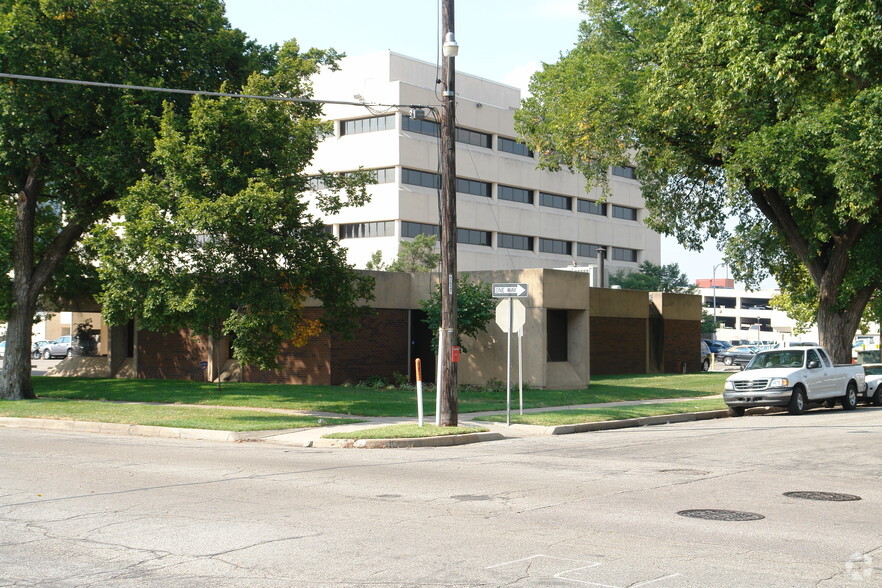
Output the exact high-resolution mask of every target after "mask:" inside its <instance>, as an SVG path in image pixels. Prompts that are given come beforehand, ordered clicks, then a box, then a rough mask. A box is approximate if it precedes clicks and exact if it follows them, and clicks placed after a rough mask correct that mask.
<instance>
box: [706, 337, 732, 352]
mask: <svg viewBox="0 0 882 588" xmlns="http://www.w3.org/2000/svg"><path fill="white" fill-rule="evenodd" d="M702 341H704V342H705V343H706V344H707V346H708V347H709V348H710V350H711V353H719V352H720V351H723V350H725V349H728V348H729V347H731V345H729V344H728V343H726V342H725V341H718V340H716V339H702Z"/></svg>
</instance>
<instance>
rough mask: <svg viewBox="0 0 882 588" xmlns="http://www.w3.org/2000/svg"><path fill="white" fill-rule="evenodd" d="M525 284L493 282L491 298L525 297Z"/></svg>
mask: <svg viewBox="0 0 882 588" xmlns="http://www.w3.org/2000/svg"><path fill="white" fill-rule="evenodd" d="M526 297H527V285H526V284H493V298H526Z"/></svg>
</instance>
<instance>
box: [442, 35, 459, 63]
mask: <svg viewBox="0 0 882 588" xmlns="http://www.w3.org/2000/svg"><path fill="white" fill-rule="evenodd" d="M441 53H442V54H443V55H444V57H456V56H457V55H459V45H458V44H457V42H456V38H455V37H454V36H453V33H452V32H448V33H447V34H446V35H444V43H443V44H442V45H441Z"/></svg>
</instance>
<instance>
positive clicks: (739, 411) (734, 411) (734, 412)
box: [729, 406, 745, 417]
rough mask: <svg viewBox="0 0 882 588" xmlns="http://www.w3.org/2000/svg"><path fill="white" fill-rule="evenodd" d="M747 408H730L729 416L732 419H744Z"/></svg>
mask: <svg viewBox="0 0 882 588" xmlns="http://www.w3.org/2000/svg"><path fill="white" fill-rule="evenodd" d="M744 411H745V408H744V407H743V406H730V407H729V416H730V417H743V416H744Z"/></svg>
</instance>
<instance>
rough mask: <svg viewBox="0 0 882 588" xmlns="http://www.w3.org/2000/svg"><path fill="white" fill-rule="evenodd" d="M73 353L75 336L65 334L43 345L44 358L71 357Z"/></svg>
mask: <svg viewBox="0 0 882 588" xmlns="http://www.w3.org/2000/svg"><path fill="white" fill-rule="evenodd" d="M72 354H73V337H71V336H70V335H65V336H64V337H59V338H58V339H56V340H55V341H52V342H51V343H49V344H47V345H46V346H45V347H43V359H52V358H53V357H70V356H71V355H72Z"/></svg>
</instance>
